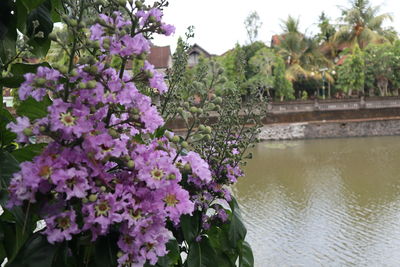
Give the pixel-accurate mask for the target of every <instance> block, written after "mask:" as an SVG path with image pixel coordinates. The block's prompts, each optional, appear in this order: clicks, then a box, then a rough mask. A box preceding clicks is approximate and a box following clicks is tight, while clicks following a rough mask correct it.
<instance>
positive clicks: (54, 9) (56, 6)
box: [51, 0, 63, 22]
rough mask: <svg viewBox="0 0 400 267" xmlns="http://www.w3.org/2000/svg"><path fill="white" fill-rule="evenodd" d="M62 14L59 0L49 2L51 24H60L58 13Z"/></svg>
mask: <svg viewBox="0 0 400 267" xmlns="http://www.w3.org/2000/svg"><path fill="white" fill-rule="evenodd" d="M62 12H63V6H62V3H61V0H51V19H52V20H53V22H60V21H61V17H60V13H62Z"/></svg>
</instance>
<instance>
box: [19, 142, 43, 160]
mask: <svg viewBox="0 0 400 267" xmlns="http://www.w3.org/2000/svg"><path fill="white" fill-rule="evenodd" d="M46 145H47V144H33V145H28V146H25V147H23V148H20V149H17V150H14V151H13V152H12V153H11V154H12V155H13V156H14V158H15V159H16V160H18V161H19V162H20V163H21V162H24V161H32V159H33V158H34V157H35V156H37V155H39V154H40V153H41V152H42V150H43V148H44V147H45V146H46Z"/></svg>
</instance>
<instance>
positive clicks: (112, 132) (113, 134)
mask: <svg viewBox="0 0 400 267" xmlns="http://www.w3.org/2000/svg"><path fill="white" fill-rule="evenodd" d="M108 134H109V135H110V136H111V137H112V138H118V137H119V133H118V132H117V131H116V130H115V129H113V128H111V129H108Z"/></svg>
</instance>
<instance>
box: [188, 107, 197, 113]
mask: <svg viewBox="0 0 400 267" xmlns="http://www.w3.org/2000/svg"><path fill="white" fill-rule="evenodd" d="M189 111H190V112H191V113H196V112H197V108H196V107H190V109H189Z"/></svg>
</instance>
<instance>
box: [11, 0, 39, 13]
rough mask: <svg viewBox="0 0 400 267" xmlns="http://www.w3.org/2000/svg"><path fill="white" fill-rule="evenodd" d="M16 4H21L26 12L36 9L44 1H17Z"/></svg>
mask: <svg viewBox="0 0 400 267" xmlns="http://www.w3.org/2000/svg"><path fill="white" fill-rule="evenodd" d="M17 2H22V4H23V5H24V6H25V8H26V9H27V10H28V11H31V10H33V9H35V8H37V7H38V6H39V5H40V4H42V3H43V2H44V0H18V1H17Z"/></svg>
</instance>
